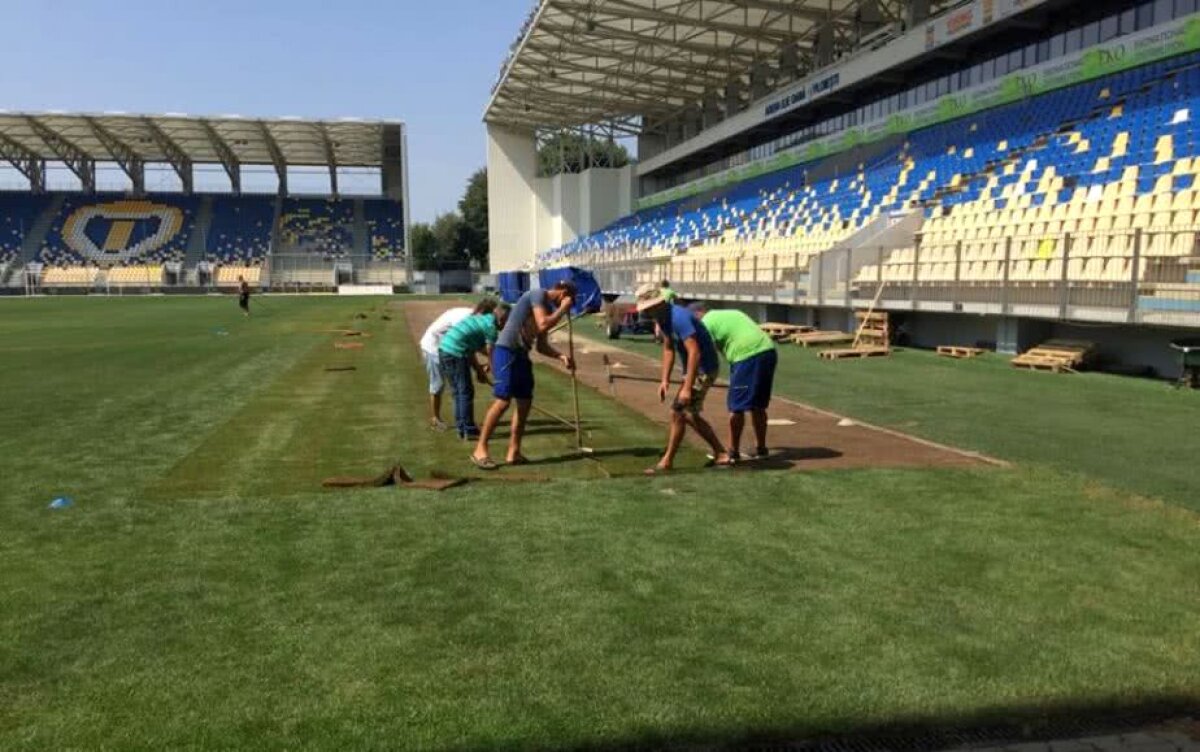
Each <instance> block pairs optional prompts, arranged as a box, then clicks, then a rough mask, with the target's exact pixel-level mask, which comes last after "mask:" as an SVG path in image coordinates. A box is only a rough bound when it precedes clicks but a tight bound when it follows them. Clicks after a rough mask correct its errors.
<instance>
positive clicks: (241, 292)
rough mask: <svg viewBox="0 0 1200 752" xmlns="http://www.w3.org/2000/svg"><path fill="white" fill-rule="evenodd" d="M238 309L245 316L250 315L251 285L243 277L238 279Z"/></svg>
mask: <svg viewBox="0 0 1200 752" xmlns="http://www.w3.org/2000/svg"><path fill="white" fill-rule="evenodd" d="M238 307H239V308H241V309H242V315H243V316H249V315H250V285H249V284H248V283H247V282H246V278H245V277H242V276H239V277H238Z"/></svg>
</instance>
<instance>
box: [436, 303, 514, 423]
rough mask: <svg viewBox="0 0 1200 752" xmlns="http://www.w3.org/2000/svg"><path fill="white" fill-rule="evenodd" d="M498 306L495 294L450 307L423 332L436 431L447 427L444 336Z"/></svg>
mask: <svg viewBox="0 0 1200 752" xmlns="http://www.w3.org/2000/svg"><path fill="white" fill-rule="evenodd" d="M495 308H496V301H495V300H492V299H491V298H484V299H483V300H481V301H479V303H477V304H476V305H475V307H474V308H473V309H472V308H467V307H466V306H461V307H458V308H450V309H448V310H446V311H444V312H443V313H442V315H440V316H438V317H437V318H436V319H434V320H433V323H432V324H430V325H429V328H427V329H426V330H425V334H423V335H422V336H421V358H422V360H424V361H425V375H426V377H428V379H429V427H430V428H432V429H433V430H435V431H445V430H446V424H445V423H444V422H443V421H442V392H443V391H445V386H446V377H445V376H444V375H443V374H442V367H441V361H440V357H439V355H438V348H439V346H440V345H441V342H442V337H444V336H446V332H448V331H450V329H451V328H452V327H454V325H455V324H457V323H459V322H460V321H462V320H463V319H465V318H466V317H468V316H471V315H479V314H481V313H491V312H492V311H493V310H495Z"/></svg>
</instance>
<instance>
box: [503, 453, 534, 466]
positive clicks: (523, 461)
mask: <svg viewBox="0 0 1200 752" xmlns="http://www.w3.org/2000/svg"><path fill="white" fill-rule="evenodd" d="M506 464H509V465H528V464H529V458H528V457H526V456H525V455H523V454H518V455H517V456H516V457H513V458H512V460H510V461H509V462H508V463H506Z"/></svg>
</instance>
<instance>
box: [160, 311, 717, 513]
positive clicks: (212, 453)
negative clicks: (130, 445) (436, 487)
mask: <svg viewBox="0 0 1200 752" xmlns="http://www.w3.org/2000/svg"><path fill="white" fill-rule="evenodd" d="M405 315H406V314H405V311H404V309H403V308H401V309H399V310H394V311H393V312H392V313H391V319H390V320H384V319H382V318H381V316H379V315H374V314H373V315H371V316H368V317H367V318H366V319H363V320H347V321H337V320H335V321H331V322H329V324H328V327H327V329H329V330H336V329H338V328H341V327H346V326H353V327H356V328H358V329H360V330H361V331H362V332H364V335H365V336H361V337H344V336H341V335H339V334H337V333H336V332H334V333H327V334H326V336H325V337H324V338H323V339H321V340H319V341H317V342H316V343H315V344H312V345H308V346H307V347H308V350H307V352H306V353H305V354H304V355H303V356H302V357H300V358H298V359H297V360H296V362H295V363H294V365H292V366H291V367H290V368H289V369H287V370H285V371H283V372H281V373H279V374H277V375H275V376H274V377H273V379H272V380H271V381H270V382H269V383H268V384H266V385H265V386H264V387H263V388H262V389H260V390H259V391H258V392H257V393H256V394H255V396H254V398H253V399H251V400H249V401H247V402H246V403H245V404H244V405H243V406H242V407H241V409H239V410H238V411H237V412H236V413H234V414H233V415H231V416H230V417H229V418H228V419H227V420H226V421H225V422H224V423H223V424H222V425H220V426H219V427H217V428H216V429H215V430H213V431H212V432H210V433H209V434H208V435H207V436H206V438H205V440H204V441H203V442H202V443H201V444H200V445H199V446H198V447H196V448H195V449H194V450H193V451H191V452H190V453H189V454H188V455H187V456H186V457H184V458H183V459H182V460H181V461H180V462H178V463H177V464H176V465H175V466H174V467H172V468H171V469H170V470H169V471H167V472H166V473H165V474H164V475H163V477H162V478H161V479H159V480H158V481H156V482H155V483H153V484H152V485H151V487H150V489H149V493H150V495H151V496H152V497H155V498H185V497H227V496H241V497H252V496H268V495H272V496H280V495H286V494H293V493H299V492H303V491H309V490H313V489H315V488H318V487H320V485H321V481H322V480H323V479H324V478H328V477H333V476H361V477H369V476H373V475H378V474H379V473H380V472H382V471H383V470H385V469H386V468H387V467H390V466H391V465H392V463H394V462H399V463H401V464H402V465H403V466H404V467H405V468H406V469H407V470H409V472H411V473H413V474H414V475H417V476H418V477H427V476H429V475H430V474H431V473H433V472H435V471H436V472H438V473H442V474H447V475H451V476H454V477H471V478H484V477H487V478H489V479H493V480H503V479H505V478H510V479H512V478H562V477H584V478H587V477H606V476H608V475H620V474H631V473H635V472H638V471H640V470H641V469H643V468H644V467H646V466H648V465H649V464H652V463H653V461H654V458H655V456H656V454H657V452H658V451H659V450H660V447H661V443H662V442H663V441H664V439H665V437H664V435H663V429H662V428H660V427H658V426H656V425H654V424H653V423H651V422H650V421H648V420H646V419H645V418H643V417H641V416H639V415H637V414H636V413H634V412H633V411H631V410H627V409H625V408H624V407H622V406H620V405H618V404H616V403H614V402H613V401H612V400H611V399H608V398H606V397H604V396H602V395H599V394H596V393H595V392H593V391H592V390H590V389H586V388H585V389H582V390H581V392H580V401H581V413H582V414H583V415H584V416H585V420H584V423H583V425H584V427H585V431H586V436H585V442H586V444H587V445H588V446H590V447H592V448H594V449H595V450H596V451H595V453H594V454H592V455H590V456H589V457H588V458H585V457H581V456H580V455H579V453H578V452H576V451H575V440H574V432H573V431H572V430H571V429H570V428H569V427H567V426H564V425H562V424H561V423H558V422H556V421H554V420H552V419H550V418H547V417H545V416H543V415H540V414H537V413H535V414H534V415H533V416H532V419H531V422H530V426H529V431H528V434H527V441H526V445H525V447H524V452H525V454H526V455H527V456H528V457H529V458H530V459H531V460H533V464H531V465H528V466H526V467H522V468H504V469H502V470H500V471H499V472H498V473H496V474H488V473H484V472H483V471H480V470H478V469H476V468H475V467H474V466H473V465H471V463H470V462H469V461H468V455H469V454H470V452H471V448H472V447H471V445H470V444H469V443H466V442H461V441H459V440H458V439H457V437H456V436H454V433H453V432H452V431H450V432H445V433H437V432H434V431H431V430H429V428H428V427H427V424H426V420H427V411H428V406H427V400H428V391H427V384H426V376H425V371H424V366H423V364H422V361H421V358H420V353H419V352H418V350H417V348H416V345H415V344H414V343H413V341H412V338H411V336H410V335H409V333H408V331H409V327H408V324H407V321H406V319H405ZM337 344H343V345H344V344H351V345H356V346H357V345H361V346H362V347H361V348H355V349H338V348H337V347H336V346H335V345H337ZM349 367H353V368H354V370H336V371H330V370H328V369H330V368H338V369H341V368H349ZM489 403H490V390H489V389H488V388H487V387H485V386H480V387H478V394H477V399H476V411H477V413H478V414H479V416H480V417H481V418H482V414H483V411H484V409H486V407H487V405H488V404H489ZM536 404H538V405H539V406H540V407H544V408H546V409H548V410H550V411H551V412H553V413H555V414H557V415H559V416H563V417H566V418H567V419H568V420H570V419H571V416H572V415H573V410H572V407H571V402H570V382H569V380H568V379H567V378H565V377H564V376H563V375H561V374H558V373H555V372H554V371H552V370H551V369H548V368H541V367H539V368H538V389H537V400H536ZM452 414H453V405H452V401H451V400H450V399H449V394H447V395H446V400H445V405H444V413H443V415H444V417H446V418H449V417H450V416H451V415H452ZM510 416H511V413H510ZM507 438H508V428H507V421H506V422H505V424H504V426H503V427H502V428H501V430H500V431H498V432H497V436H496V439H495V441H494V443H493V452H494V455H495V456H496V457H497V458H502V457H503V452H504V446H505V444H506V442H507ZM701 461H702V460H700V459H699V458H698V456H697V455H695V454H694V453H688V454H685V456H684V458H683V460H682V462H681V467H693V468H694V467H696V466H697V465H698V463H699V462H701Z"/></svg>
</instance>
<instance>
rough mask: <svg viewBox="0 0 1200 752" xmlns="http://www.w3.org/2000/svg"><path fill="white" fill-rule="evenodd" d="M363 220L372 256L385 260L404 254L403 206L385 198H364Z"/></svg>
mask: <svg viewBox="0 0 1200 752" xmlns="http://www.w3.org/2000/svg"><path fill="white" fill-rule="evenodd" d="M363 220H364V221H365V222H366V225H367V238H368V242H369V243H370V253H371V256H372V258H376V259H380V260H385V259H394V258H398V257H401V256H403V255H404V206H403V204H401V203H399V202H397V201H388V200H387V199H364V200H363Z"/></svg>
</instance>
